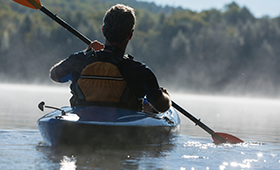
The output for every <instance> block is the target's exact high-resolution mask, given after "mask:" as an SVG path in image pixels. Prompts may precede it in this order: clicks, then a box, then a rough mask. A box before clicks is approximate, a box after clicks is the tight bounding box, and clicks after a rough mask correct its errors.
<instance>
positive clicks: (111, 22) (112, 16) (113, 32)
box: [103, 4, 136, 42]
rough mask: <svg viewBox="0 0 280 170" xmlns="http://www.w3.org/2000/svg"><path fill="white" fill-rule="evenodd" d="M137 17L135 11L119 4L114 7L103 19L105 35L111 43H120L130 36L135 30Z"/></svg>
mask: <svg viewBox="0 0 280 170" xmlns="http://www.w3.org/2000/svg"><path fill="white" fill-rule="evenodd" d="M135 24H136V16H135V12H134V9H133V8H131V7H129V6H126V5H123V4H117V5H114V6H112V7H111V8H110V9H109V10H108V11H107V12H106V13H105V16H104V18H103V33H104V36H105V38H106V39H107V40H108V41H110V42H120V41H123V40H125V39H126V38H128V37H129V36H130V33H131V31H132V30H133V29H134V28H135Z"/></svg>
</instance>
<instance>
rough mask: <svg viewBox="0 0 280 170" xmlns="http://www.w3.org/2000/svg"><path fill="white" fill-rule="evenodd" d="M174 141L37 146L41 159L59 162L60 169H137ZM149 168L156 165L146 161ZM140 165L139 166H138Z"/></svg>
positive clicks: (163, 151) (162, 155)
mask: <svg viewBox="0 0 280 170" xmlns="http://www.w3.org/2000/svg"><path fill="white" fill-rule="evenodd" d="M173 147H174V144H172V142H171V143H166V144H163V145H153V146H118V147H117V146H114V147H110V146H108V147H107V148H104V147H103V148H98V147H76V148H73V147H71V148H69V147H64V148H63V147H60V148H53V147H49V146H41V144H39V145H38V146H37V151H38V152H41V153H42V154H44V155H45V156H44V158H45V160H44V161H47V162H51V163H53V164H57V165H59V166H60V170H66V169H67V170H69V169H70V170H74V169H88V168H90V169H91V168H94V169H99V168H100V169H139V168H140V167H141V166H143V165H139V164H141V163H142V162H141V161H142V160H143V159H145V158H152V159H161V158H163V157H166V156H167V155H166V153H170V152H172V149H173ZM146 166H148V167H149V168H148V169H155V168H156V167H157V165H156V164H150V165H148V164H146ZM140 169H141V168H140Z"/></svg>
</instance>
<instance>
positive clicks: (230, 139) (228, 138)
mask: <svg viewBox="0 0 280 170" xmlns="http://www.w3.org/2000/svg"><path fill="white" fill-rule="evenodd" d="M216 134H217V135H219V136H220V137H222V138H224V139H225V140H226V141H227V142H228V143H231V144H236V143H243V142H244V141H243V140H241V139H239V138H238V137H235V136H233V135H230V134H227V133H220V132H216ZM212 139H213V140H214V143H217V144H220V143H221V142H220V141H219V140H217V139H215V138H214V137H213V135H212Z"/></svg>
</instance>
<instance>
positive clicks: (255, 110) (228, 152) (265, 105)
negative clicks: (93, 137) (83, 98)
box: [0, 85, 280, 170]
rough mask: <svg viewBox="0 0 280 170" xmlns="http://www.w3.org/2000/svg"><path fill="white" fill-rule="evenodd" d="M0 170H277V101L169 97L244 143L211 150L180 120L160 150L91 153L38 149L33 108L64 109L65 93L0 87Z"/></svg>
mask: <svg viewBox="0 0 280 170" xmlns="http://www.w3.org/2000/svg"><path fill="white" fill-rule="evenodd" d="M0 97H1V104H0V108H1V111H0V169H1V170H2V169H3V170H6V169H7V170H9V169H11V170H14V169H16V170H18V169H20V170H21V169H28V170H30V169H31V170H33V169H35V170H37V169H38V170H40V169H44V170H45V169H48V170H49V169H50V170H52V169H54V170H56V169H60V170H66V169H67V170H75V169H157V170H165V169H171V170H173V169H174V170H176V169H177V170H188V169H189V170H200V169H205V170H212V169H213V170H228V169H234V170H235V169H261V170H264V169H267V170H270V169H280V134H279V133H280V130H279V127H280V125H279V123H278V121H279V114H280V100H268V99H248V98H246V99H244V98H226V97H210V96H195V95H182V94H180V95H178V94H172V93H171V97H172V98H173V100H174V101H176V102H177V103H178V104H180V105H181V106H183V107H184V108H185V109H186V110H188V111H189V112H191V113H192V114H193V115H194V116H195V117H197V118H201V119H202V121H203V122H204V123H205V124H206V125H208V126H209V127H210V128H212V129H213V130H215V131H218V132H225V133H230V134H233V135H234V136H237V137H239V138H241V139H243V140H244V141H246V142H245V143H243V144H237V145H230V144H225V145H214V144H213V143H212V139H211V137H210V136H209V135H208V134H207V133H206V132H205V131H203V130H201V128H200V127H196V126H194V124H193V123H192V122H191V121H190V120H189V119H187V118H185V117H184V116H182V115H181V120H182V130H181V135H180V136H178V137H176V138H174V139H173V140H172V141H170V143H168V144H165V145H162V146H136V147H133V148H132V147H131V148H125V149H124V148H123V149H121V148H111V149H95V150H90V151H89V150H84V151H82V150H79V151H77V150H70V149H59V150H58V149H55V150H54V149H52V148H50V147H48V146H42V144H41V142H42V138H41V136H40V133H39V131H38V129H37V124H36V121H37V119H38V118H39V117H41V116H42V115H43V114H46V113H47V112H48V111H49V110H46V111H45V112H41V111H40V110H39V109H37V104H38V103H39V102H40V101H42V100H44V101H45V102H46V104H47V105H52V106H58V107H60V106H65V105H68V99H69V97H70V94H69V90H68V88H67V87H62V88H57V87H44V86H25V85H0Z"/></svg>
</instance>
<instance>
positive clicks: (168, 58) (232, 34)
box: [0, 0, 280, 97]
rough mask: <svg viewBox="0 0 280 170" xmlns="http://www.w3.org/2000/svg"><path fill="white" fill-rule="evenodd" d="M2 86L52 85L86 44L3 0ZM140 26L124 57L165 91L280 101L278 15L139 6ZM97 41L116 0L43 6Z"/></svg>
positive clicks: (233, 7)
mask: <svg viewBox="0 0 280 170" xmlns="http://www.w3.org/2000/svg"><path fill="white" fill-rule="evenodd" d="M0 2H1V4H2V5H1V7H0V20H1V22H0V40H1V41H0V61H1V67H0V77H1V81H0V82H20V83H48V84H51V83H52V82H51V80H50V79H49V78H48V76H49V69H50V68H51V66H52V65H53V64H55V63H56V62H58V61H60V60H61V59H63V58H66V57H67V56H69V55H70V54H71V53H73V52H76V51H79V50H82V49H84V48H86V45H85V44H84V43H83V42H82V41H80V40H79V39H77V38H76V37H75V36H73V35H72V34H71V33H69V32H68V31H65V30H64V29H63V28H62V27H61V26H59V25H58V24H57V23H55V22H54V21H51V20H50V19H49V18H48V17H47V16H45V15H44V14H43V13H41V12H38V11H36V10H32V9H29V8H26V7H23V6H21V5H19V4H17V3H15V2H13V1H9V2H7V1H5V0H0ZM118 2H121V3H125V4H127V5H131V6H132V7H134V8H135V9H136V16H137V25H136V29H135V33H134V37H133V38H132V40H131V43H130V44H129V46H128V49H127V52H128V53H130V54H132V55H133V56H134V57H135V59H137V60H140V61H143V62H145V63H146V64H147V65H148V66H149V67H151V68H152V70H153V71H154V72H155V73H156V75H157V76H158V79H159V82H160V85H162V86H164V87H168V88H170V89H177V90H182V91H183V90H184V91H187V92H195V93H209V94H228V93H230V94H231V95H235V94H236V95H240V94H243V95H244V94H248V95H265V96H269V97H279V96H280V86H279V83H280V80H279V79H278V75H280V67H279V64H280V57H279V56H280V49H279V42H280V17H276V18H270V17H268V16H264V17H262V18H255V17H254V15H253V14H252V13H251V12H250V11H249V10H248V9H247V8H246V7H240V6H239V5H238V4H237V3H235V2H232V3H230V4H228V5H226V6H225V9H224V10H217V9H209V10H204V11H202V12H194V11H191V10H188V9H182V8H173V7H168V6H167V7H160V6H156V5H155V4H154V3H146V2H138V1H135V0H124V1H118ZM42 3H43V5H45V6H46V7H47V8H48V9H49V10H51V11H52V12H56V13H58V14H59V16H60V17H61V18H63V19H64V20H65V21H66V22H68V23H69V24H70V25H72V26H73V27H75V28H76V29H77V30H79V31H80V32H82V33H83V34H84V35H86V36H87V37H88V38H90V39H92V40H95V39H97V40H99V41H101V42H104V37H103V36H102V32H101V26H102V19H103V16H104V13H105V11H106V10H107V9H108V8H109V7H110V6H111V5H113V4H115V3H116V2H115V0H103V1H100V0H80V1H74V0H60V1H59V2H58V1H55V0H49V1H46V2H42Z"/></svg>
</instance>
